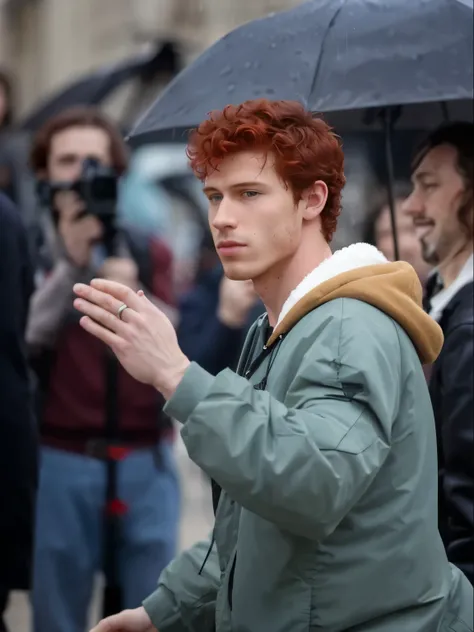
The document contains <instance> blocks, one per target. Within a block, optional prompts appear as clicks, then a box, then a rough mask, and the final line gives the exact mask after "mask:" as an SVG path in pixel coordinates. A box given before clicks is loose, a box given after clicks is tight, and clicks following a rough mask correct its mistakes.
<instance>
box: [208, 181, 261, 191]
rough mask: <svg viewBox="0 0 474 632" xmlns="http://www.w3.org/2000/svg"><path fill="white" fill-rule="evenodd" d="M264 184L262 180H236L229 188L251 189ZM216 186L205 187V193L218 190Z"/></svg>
mask: <svg viewBox="0 0 474 632" xmlns="http://www.w3.org/2000/svg"><path fill="white" fill-rule="evenodd" d="M261 186H264V185H263V184H262V182H236V184H232V185H231V186H230V187H229V189H251V188H255V187H261ZM218 190H219V189H217V188H216V187H211V186H207V187H204V189H203V191H204V193H209V192H210V191H218Z"/></svg>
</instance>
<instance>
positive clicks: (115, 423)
mask: <svg viewBox="0 0 474 632" xmlns="http://www.w3.org/2000/svg"><path fill="white" fill-rule="evenodd" d="M104 245H105V250H106V253H107V257H113V256H114V255H116V254H117V248H116V231H115V230H114V229H113V228H112V227H108V229H107V228H106V231H105V239H104ZM118 368H119V364H118V361H117V359H116V357H115V355H114V354H113V352H112V351H110V349H108V348H107V350H106V358H105V370H106V420H105V441H106V453H105V458H106V467H107V485H106V502H105V515H104V545H103V550H104V556H103V571H104V575H105V587H104V598H103V607H102V611H103V616H104V617H108V616H110V615H112V614H116V613H117V612H120V611H121V610H122V609H123V608H122V604H123V596H122V587H121V585H120V579H119V568H118V555H117V551H118V548H119V545H120V529H121V517H122V516H123V515H124V514H125V513H126V512H127V506H126V504H125V503H124V502H123V501H121V500H120V498H119V495H118V484H117V470H118V464H119V462H120V461H121V460H122V459H123V458H124V457H125V456H126V455H127V450H126V449H125V448H123V447H120V445H119V441H120V424H119V410H118V396H117V389H118Z"/></svg>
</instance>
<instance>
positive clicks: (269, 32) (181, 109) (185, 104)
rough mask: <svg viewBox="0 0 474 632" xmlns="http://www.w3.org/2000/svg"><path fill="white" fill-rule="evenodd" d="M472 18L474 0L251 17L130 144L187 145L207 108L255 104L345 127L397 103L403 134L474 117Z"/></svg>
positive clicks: (358, 4) (372, 1) (395, 0)
mask: <svg viewBox="0 0 474 632" xmlns="http://www.w3.org/2000/svg"><path fill="white" fill-rule="evenodd" d="M472 19H473V11H472V3H471V2H470V0H313V1H310V2H306V3H304V4H302V5H300V6H298V7H296V8H294V9H292V10H290V11H285V12H283V13H278V14H274V15H270V16H268V17H266V18H263V19H260V20H255V21H254V22H250V23H248V24H246V25H244V26H242V27H240V28H238V29H236V30H235V31H232V32H231V33H229V34H228V35H227V36H225V37H224V38H222V39H221V40H219V41H218V42H217V43H216V44H214V45H213V46H212V47H210V48H209V49H207V50H206V51H205V52H204V53H203V54H202V55H201V56H200V57H199V58H198V59H197V60H196V61H195V62H194V63H193V64H191V65H190V66H188V67H187V68H186V69H185V70H184V71H182V72H181V73H180V74H179V75H178V76H177V77H176V78H175V79H174V80H173V81H172V82H171V84H170V85H169V86H168V88H167V89H166V90H165V91H164V92H163V94H162V95H161V96H160V97H159V99H158V100H157V101H156V102H155V103H154V104H153V106H152V107H151V108H150V109H149V110H148V111H147V112H146V114H145V115H144V116H143V117H142V119H141V120H140V121H139V122H138V124H137V126H136V127H135V129H134V130H133V132H132V134H131V140H132V142H138V141H144V140H147V139H150V140H160V139H161V138H164V137H168V138H169V137H170V132H172V134H174V137H175V139H176V140H181V141H182V140H183V132H185V131H187V130H189V129H190V128H192V127H194V126H196V125H197V124H198V123H199V122H200V121H202V120H203V119H204V118H205V117H206V115H207V113H208V112H209V111H210V110H212V109H216V108H223V107H224V106H225V105H227V104H228V103H240V102H242V101H245V100H246V99H255V98H259V97H267V98H271V99H297V100H300V101H302V102H303V103H304V104H305V105H306V107H307V108H308V109H311V110H312V111H313V112H321V113H325V112H331V113H335V114H333V117H332V119H331V122H334V124H335V125H336V127H338V128H339V129H341V130H344V129H346V130H347V129H350V130H354V129H361V128H363V127H364V126H365V124H366V123H367V122H368V119H367V110H368V109H369V108H370V109H372V111H377V110H379V109H380V108H385V107H387V106H392V105H401V106H408V105H410V107H404V108H403V111H402V115H401V117H400V118H399V125H400V126H401V127H405V128H413V129H423V128H426V127H431V126H433V125H436V124H438V123H439V122H440V120H441V119H442V118H443V117H444V118H446V117H449V118H472V104H471V103H470V102H469V100H470V99H472V96H473V69H472V57H473V34H472ZM427 104H432V105H431V107H428V106H427ZM440 104H442V108H441V106H440ZM369 122H370V121H369Z"/></svg>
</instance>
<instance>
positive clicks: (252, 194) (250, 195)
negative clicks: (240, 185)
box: [242, 191, 260, 198]
mask: <svg viewBox="0 0 474 632" xmlns="http://www.w3.org/2000/svg"><path fill="white" fill-rule="evenodd" d="M242 195H243V196H244V197H247V198H253V197H257V195H260V193H259V192H258V191H244V192H243V193H242Z"/></svg>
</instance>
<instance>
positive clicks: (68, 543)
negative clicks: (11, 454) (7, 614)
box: [32, 442, 179, 632]
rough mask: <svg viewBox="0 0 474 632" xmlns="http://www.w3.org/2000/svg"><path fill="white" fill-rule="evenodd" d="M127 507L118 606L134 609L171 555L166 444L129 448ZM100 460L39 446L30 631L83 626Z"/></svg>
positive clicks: (97, 540) (99, 509) (175, 503)
mask: <svg viewBox="0 0 474 632" xmlns="http://www.w3.org/2000/svg"><path fill="white" fill-rule="evenodd" d="M118 489H119V497H120V498H121V500H123V501H124V502H125V503H127V505H128V512H127V513H126V514H125V515H124V516H123V518H122V519H121V520H122V524H121V538H122V543H121V547H120V549H119V551H118V556H119V567H120V580H121V587H122V590H123V599H124V603H123V607H124V608H135V607H137V606H139V605H140V604H141V602H142V600H143V599H144V598H145V597H147V596H148V595H149V594H150V593H152V592H153V591H154V590H155V589H156V586H157V580H158V577H159V575H160V573H161V571H162V570H163V568H164V567H165V566H166V565H167V564H168V563H169V562H170V560H171V559H172V558H173V557H174V555H175V552H176V548H177V539H178V524H179V483H178V476H177V469H176V464H175V459H174V455H173V448H172V445H171V444H170V443H168V442H163V443H162V444H160V446H159V447H157V448H156V450H152V449H150V450H139V451H136V452H133V453H131V454H130V455H129V456H128V457H127V458H126V459H124V461H122V462H121V463H120V465H119V470H118ZM105 492H106V466H105V464H104V463H103V462H101V461H99V460H97V459H93V458H90V457H87V456H82V455H78V454H72V453H69V452H64V451H61V450H54V449H52V448H43V449H42V455H41V469H40V484H39V491H38V501H37V517H36V541H35V559H34V577H33V590H32V601H33V604H32V605H33V624H34V631H35V632H84V630H85V628H86V622H87V612H88V608H89V604H90V601H91V596H92V588H93V583H94V578H95V575H96V573H97V572H99V571H100V570H101V563H102V552H103V548H102V540H103V511H104V502H105Z"/></svg>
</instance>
